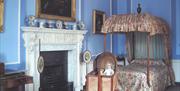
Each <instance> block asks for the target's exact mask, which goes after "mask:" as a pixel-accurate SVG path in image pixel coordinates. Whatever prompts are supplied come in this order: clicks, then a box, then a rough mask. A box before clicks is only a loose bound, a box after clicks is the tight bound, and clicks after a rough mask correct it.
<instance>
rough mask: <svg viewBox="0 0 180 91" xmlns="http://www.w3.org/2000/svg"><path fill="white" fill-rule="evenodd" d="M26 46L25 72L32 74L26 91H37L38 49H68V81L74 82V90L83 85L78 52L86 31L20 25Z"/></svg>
mask: <svg viewBox="0 0 180 91" xmlns="http://www.w3.org/2000/svg"><path fill="white" fill-rule="evenodd" d="M22 30H23V38H24V41H25V44H24V45H25V48H26V70H27V71H26V74H27V75H30V76H33V81H34V82H33V85H27V86H26V91H39V86H40V77H39V75H40V74H39V72H38V70H37V60H38V57H39V40H40V44H41V47H40V51H62V50H65V51H68V81H70V82H73V83H74V86H73V87H74V91H80V90H81V89H82V87H83V85H82V83H84V81H82V80H81V79H82V75H81V65H82V64H81V63H80V52H81V48H82V41H83V39H84V35H85V34H86V32H87V31H85V30H63V29H50V28H36V27H22Z"/></svg>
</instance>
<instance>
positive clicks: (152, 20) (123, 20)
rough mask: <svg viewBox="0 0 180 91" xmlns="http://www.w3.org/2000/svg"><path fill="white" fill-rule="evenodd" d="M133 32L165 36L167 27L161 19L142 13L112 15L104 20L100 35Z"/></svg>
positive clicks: (167, 30)
mask: <svg viewBox="0 0 180 91" xmlns="http://www.w3.org/2000/svg"><path fill="white" fill-rule="evenodd" d="M135 31H139V32H149V33H150V35H155V34H165V35H166V34H168V32H169V27H168V25H167V24H166V22H165V21H164V20H162V19H161V18H159V17H156V16H152V15H150V14H147V13H143V14H121V15H113V16H111V17H109V18H108V19H106V21H105V22H104V25H103V26H102V30H101V32H102V33H112V32H135Z"/></svg>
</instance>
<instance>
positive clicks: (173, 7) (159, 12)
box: [113, 0, 180, 59]
mask: <svg viewBox="0 0 180 91" xmlns="http://www.w3.org/2000/svg"><path fill="white" fill-rule="evenodd" d="M138 2H140V3H141V6H142V12H145V13H150V14H152V15H155V16H159V17H161V18H163V19H164V20H166V21H167V23H168V24H169V26H170V28H171V36H172V38H171V39H172V57H173V59H180V37H179V36H178V35H179V34H180V31H179V29H180V20H179V19H180V18H179V16H180V15H179V12H180V10H179V9H180V1H179V0H114V2H113V4H114V7H113V13H114V14H124V13H129V12H131V13H136V9H137V5H138ZM162 2H163V4H162ZM120 36H121V35H118V36H116V35H115V37H114V41H115V42H114V43H113V44H114V48H113V49H114V52H115V53H118V54H119V51H118V52H117V50H123V49H120V48H125V47H123V46H122V45H121V44H122V43H121V44H118V45H117V44H116V43H117V41H122V42H124V39H125V38H123V37H121V38H120ZM124 45H125V44H124Z"/></svg>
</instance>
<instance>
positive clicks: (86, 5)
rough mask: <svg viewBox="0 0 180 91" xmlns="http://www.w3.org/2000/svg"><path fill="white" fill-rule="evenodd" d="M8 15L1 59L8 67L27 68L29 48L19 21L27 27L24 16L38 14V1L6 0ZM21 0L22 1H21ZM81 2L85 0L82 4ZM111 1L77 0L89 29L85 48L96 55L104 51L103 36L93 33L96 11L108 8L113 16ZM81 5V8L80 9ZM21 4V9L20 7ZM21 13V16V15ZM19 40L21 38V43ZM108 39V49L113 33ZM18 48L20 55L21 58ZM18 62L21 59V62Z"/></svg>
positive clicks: (1, 40)
mask: <svg viewBox="0 0 180 91" xmlns="http://www.w3.org/2000/svg"><path fill="white" fill-rule="evenodd" d="M4 1H5V15H4V16H5V17H4V32H2V33H0V60H1V61H0V62H4V63H6V69H8V70H9V69H11V70H23V69H24V68H25V48H24V41H23V39H22V32H20V38H18V31H21V30H20V28H19V27H18V20H19V21H20V22H19V23H20V26H25V23H24V19H25V17H27V16H29V15H35V10H36V0H13V1H12V0H4ZM19 1H20V2H19ZM80 1H82V2H81V3H80ZM109 2H110V1H109V0H98V1H97V0H76V19H77V20H82V21H83V22H84V23H85V25H86V27H87V30H88V34H87V35H86V40H85V41H84V45H83V48H84V49H83V50H86V49H88V50H90V51H91V53H92V54H93V55H97V54H99V53H100V52H103V49H104V48H103V44H104V43H103V35H95V34H93V33H92V11H93V10H94V9H97V10H102V11H104V12H105V13H106V14H107V16H109V15H110V4H109ZM80 5H81V7H82V8H81V9H80ZM18 7H20V10H18ZM18 14H20V19H19V18H18ZM18 39H19V40H20V42H19V45H18V44H17V43H18ZM106 39H107V50H110V48H109V47H110V46H109V45H110V42H109V35H108V36H107V37H106ZM18 48H19V51H20V54H19V55H20V58H18ZM18 61H20V62H19V63H18Z"/></svg>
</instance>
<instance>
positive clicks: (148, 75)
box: [147, 35, 150, 87]
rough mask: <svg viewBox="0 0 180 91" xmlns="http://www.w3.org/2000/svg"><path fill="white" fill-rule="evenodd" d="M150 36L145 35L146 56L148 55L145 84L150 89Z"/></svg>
mask: <svg viewBox="0 0 180 91" xmlns="http://www.w3.org/2000/svg"><path fill="white" fill-rule="evenodd" d="M149 41H150V35H147V55H148V63H147V84H148V86H149V87H150V71H149V70H150V67H149V64H150V50H149V45H150V42H149Z"/></svg>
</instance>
